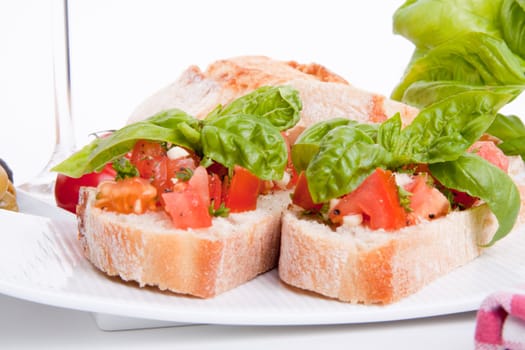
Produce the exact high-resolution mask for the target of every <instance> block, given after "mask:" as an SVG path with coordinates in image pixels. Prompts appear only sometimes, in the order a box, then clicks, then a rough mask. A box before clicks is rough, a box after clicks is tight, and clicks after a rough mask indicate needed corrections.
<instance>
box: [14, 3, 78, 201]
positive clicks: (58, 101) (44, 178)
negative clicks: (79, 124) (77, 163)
mask: <svg viewBox="0 0 525 350" xmlns="http://www.w3.org/2000/svg"><path fill="white" fill-rule="evenodd" d="M52 6H53V9H52V10H53V11H52V16H53V18H52V22H53V31H52V33H53V38H52V43H53V66H52V69H53V88H54V110H55V116H54V117H55V118H54V119H55V145H54V149H53V153H52V154H51V157H50V158H49V161H48V163H47V164H46V165H45V166H44V168H43V169H42V170H41V171H40V172H39V173H38V174H37V175H36V176H35V177H34V178H32V179H31V180H29V181H28V182H26V183H23V184H21V185H19V186H18V189H19V190H21V191H24V192H27V193H29V194H30V195H32V196H35V197H38V198H40V199H42V200H45V201H48V202H53V203H54V184H55V179H56V173H54V172H52V171H51V169H52V168H53V167H54V166H55V165H57V164H58V163H60V162H61V161H63V160H64V159H65V158H67V157H68V156H69V155H71V154H72V153H73V152H74V150H75V134H74V126H73V119H72V115H71V79H70V64H69V15H68V0H52Z"/></svg>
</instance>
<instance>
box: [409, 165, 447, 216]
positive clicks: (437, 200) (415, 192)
mask: <svg viewBox="0 0 525 350" xmlns="http://www.w3.org/2000/svg"><path fill="white" fill-rule="evenodd" d="M428 181H429V178H428V174H427V173H421V174H418V175H416V176H414V179H413V181H412V182H410V183H409V184H407V185H406V186H405V187H404V188H405V190H407V191H408V192H410V193H411V195H410V205H409V206H410V209H411V210H412V211H411V212H410V213H409V215H408V216H409V222H410V223H411V224H415V223H417V222H418V221H419V220H418V219H419V218H424V219H435V218H438V217H440V216H444V215H447V213H448V212H449V211H450V202H449V201H448V199H447V197H445V195H444V194H443V193H441V192H440V191H439V190H438V189H437V188H435V187H434V186H432V185H431V184H429V182H428Z"/></svg>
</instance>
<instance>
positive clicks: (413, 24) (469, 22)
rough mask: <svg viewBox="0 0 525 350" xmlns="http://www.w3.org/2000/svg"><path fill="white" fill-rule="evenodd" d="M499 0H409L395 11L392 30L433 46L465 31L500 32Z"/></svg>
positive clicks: (498, 34)
mask: <svg viewBox="0 0 525 350" xmlns="http://www.w3.org/2000/svg"><path fill="white" fill-rule="evenodd" d="M501 2H502V0H489V1H487V0H448V1H443V0H408V1H406V2H405V3H404V4H403V5H402V6H401V7H399V8H398V9H397V10H396V12H395V13H394V25H393V27H394V32H395V33H397V34H401V35H403V36H404V37H406V38H407V39H409V40H410V41H412V42H413V43H414V44H415V45H416V46H417V47H419V48H426V49H429V48H432V47H435V46H438V45H440V44H442V43H444V42H447V41H449V40H450V39H453V38H456V37H458V36H460V35H462V34H465V33H467V32H481V33H487V34H491V35H493V36H500V29H499V9H500V6H501Z"/></svg>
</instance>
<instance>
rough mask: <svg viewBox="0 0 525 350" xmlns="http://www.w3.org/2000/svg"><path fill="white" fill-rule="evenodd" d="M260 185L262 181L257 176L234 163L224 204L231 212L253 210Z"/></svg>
mask: <svg viewBox="0 0 525 350" xmlns="http://www.w3.org/2000/svg"><path fill="white" fill-rule="evenodd" d="M226 182H227V181H226ZM261 186H262V181H261V180H260V179H259V178H258V177H257V176H255V175H254V174H252V173H251V172H249V171H248V170H247V169H245V168H243V167H241V166H238V165H236V166H235V167H234V169H233V176H232V178H231V181H229V186H228V188H227V192H226V194H225V199H224V204H225V205H226V207H227V208H229V209H230V212H231V213H240V212H243V211H248V210H255V208H256V207H257V198H258V197H259V193H260V191H261Z"/></svg>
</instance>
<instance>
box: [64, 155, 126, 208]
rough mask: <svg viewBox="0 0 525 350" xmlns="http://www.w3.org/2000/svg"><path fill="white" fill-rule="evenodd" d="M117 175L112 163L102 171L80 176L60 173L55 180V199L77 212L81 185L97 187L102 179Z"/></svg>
mask: <svg viewBox="0 0 525 350" xmlns="http://www.w3.org/2000/svg"><path fill="white" fill-rule="evenodd" d="M115 176H116V172H115V170H113V167H112V165H111V164H107V165H106V166H105V167H104V169H102V171H100V172H93V173H89V174H85V175H82V176H81V177H79V178H74V177H69V176H67V175H64V174H58V175H57V178H56V182H55V201H56V203H57V206H59V207H60V208H63V209H66V210H68V211H70V212H72V213H76V211H77V204H78V191H79V190H80V187H82V186H85V187H96V186H98V184H99V183H101V182H102V181H106V180H114V179H115Z"/></svg>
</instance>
